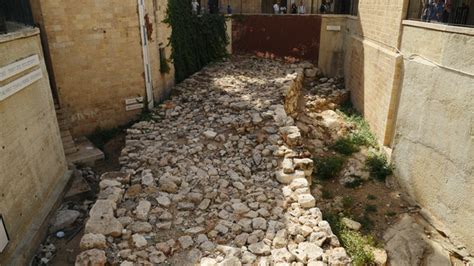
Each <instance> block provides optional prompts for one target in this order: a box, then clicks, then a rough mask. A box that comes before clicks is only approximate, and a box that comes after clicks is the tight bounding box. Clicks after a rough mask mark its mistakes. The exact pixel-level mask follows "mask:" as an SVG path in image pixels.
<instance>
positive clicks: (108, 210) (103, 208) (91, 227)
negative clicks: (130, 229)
mask: <svg viewBox="0 0 474 266" xmlns="http://www.w3.org/2000/svg"><path fill="white" fill-rule="evenodd" d="M89 216H90V218H89V220H88V221H87V223H86V227H85V232H86V233H94V234H103V235H105V236H108V235H111V236H114V237H117V236H120V235H121V234H122V229H123V227H122V224H121V223H120V222H119V220H117V218H115V217H114V204H113V203H112V202H111V201H109V200H98V201H97V202H96V203H95V204H94V206H93V207H92V209H91V210H90V212H89Z"/></svg>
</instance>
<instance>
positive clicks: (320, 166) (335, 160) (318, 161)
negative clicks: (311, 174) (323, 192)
mask: <svg viewBox="0 0 474 266" xmlns="http://www.w3.org/2000/svg"><path fill="white" fill-rule="evenodd" d="M345 161H346V159H345V158H344V157H341V156H332V157H325V158H324V157H323V158H315V159H314V164H315V167H316V175H317V176H318V177H319V178H322V179H331V178H334V177H335V176H336V175H337V174H338V173H339V172H340V171H341V169H342V167H343V166H344V162H345Z"/></svg>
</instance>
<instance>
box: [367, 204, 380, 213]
mask: <svg viewBox="0 0 474 266" xmlns="http://www.w3.org/2000/svg"><path fill="white" fill-rule="evenodd" d="M365 212H366V213H376V212H377V206H375V205H372V204H367V205H365Z"/></svg>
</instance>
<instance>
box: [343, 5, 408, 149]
mask: <svg viewBox="0 0 474 266" xmlns="http://www.w3.org/2000/svg"><path fill="white" fill-rule="evenodd" d="M407 5H408V1H406V0H404V1H389V0H385V1H376V0H363V1H360V2H359V15H358V17H348V20H347V34H346V36H345V39H344V50H345V54H344V74H345V77H346V87H347V88H349V89H350V90H351V93H352V96H351V97H352V103H353V104H354V106H355V107H356V109H358V110H359V111H360V112H361V113H363V114H364V117H365V118H366V119H367V121H368V122H369V124H370V126H371V127H372V130H373V131H374V132H375V134H376V135H377V136H378V138H379V140H380V142H381V143H382V144H384V145H386V146H390V145H391V142H392V136H393V125H394V123H395V120H394V117H395V113H396V108H395V106H396V100H397V97H396V96H397V95H398V89H399V81H400V70H401V56H400V55H398V54H397V53H396V50H397V49H398V47H399V42H400V38H401V34H402V32H401V23H402V19H403V18H404V17H405V14H406V10H407Z"/></svg>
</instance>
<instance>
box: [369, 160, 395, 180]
mask: <svg viewBox="0 0 474 266" xmlns="http://www.w3.org/2000/svg"><path fill="white" fill-rule="evenodd" d="M365 165H366V167H367V169H368V170H369V172H370V176H371V177H372V178H375V179H377V180H379V181H385V179H386V178H387V177H388V176H390V175H391V174H392V173H393V167H392V166H391V165H390V164H389V163H388V160H387V157H386V156H385V155H383V154H375V153H374V154H371V155H369V157H368V158H367V160H366V161H365Z"/></svg>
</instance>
